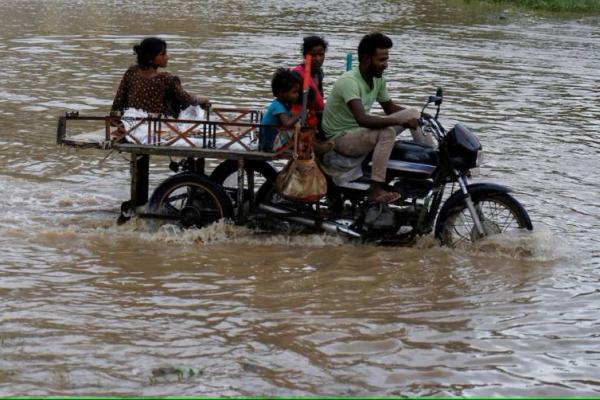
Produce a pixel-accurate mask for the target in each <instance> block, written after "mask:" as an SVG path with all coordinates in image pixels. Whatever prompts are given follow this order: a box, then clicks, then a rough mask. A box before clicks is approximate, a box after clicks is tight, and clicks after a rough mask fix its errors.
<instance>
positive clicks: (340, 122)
mask: <svg viewBox="0 0 600 400" xmlns="http://www.w3.org/2000/svg"><path fill="white" fill-rule="evenodd" d="M392 45H393V43H392V40H391V39H390V38H389V37H387V36H386V35H384V34H382V33H379V32H374V33H370V34H367V35H365V36H364V37H363V38H362V40H361V41H360V44H359V46H358V60H359V65H358V67H355V68H354V69H352V70H351V71H348V72H346V73H344V74H343V75H342V76H341V77H340V78H339V79H338V80H337V82H336V83H335V85H334V86H333V89H332V91H331V94H330V95H329V97H328V99H327V103H326V105H325V110H324V112H323V131H324V132H325V135H326V137H327V138H328V139H329V140H332V141H333V143H334V150H335V151H336V152H337V153H339V154H341V155H344V156H349V157H361V156H364V155H366V154H368V153H370V152H373V166H372V171H371V185H370V188H369V195H368V199H369V200H370V201H372V202H376V203H391V202H394V201H396V200H398V198H399V197H400V194H399V193H397V192H395V191H391V190H388V189H386V186H385V178H386V169H387V165H388V161H389V158H390V154H391V152H392V148H393V147H394V142H395V139H396V135H397V134H398V133H400V132H401V131H403V130H404V129H406V128H410V129H411V133H412V135H413V140H414V141H415V142H417V143H426V144H430V145H433V144H434V142H433V139H432V138H431V136H428V135H424V134H423V133H422V131H421V129H420V127H419V123H418V119H419V117H420V113H419V111H417V110H415V109H410V108H406V107H403V106H401V105H398V104H396V103H394V102H393V101H392V99H391V98H390V96H389V94H388V91H387V86H386V82H385V80H384V78H383V72H384V71H385V69H386V68H387V66H388V60H389V49H390V48H391V47H392ZM375 101H377V102H378V103H379V104H380V105H381V107H382V108H383V111H384V112H385V114H386V115H385V116H378V115H374V114H370V111H371V107H372V105H373V103H374V102H375Z"/></svg>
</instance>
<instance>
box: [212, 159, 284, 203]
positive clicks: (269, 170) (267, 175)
mask: <svg viewBox="0 0 600 400" xmlns="http://www.w3.org/2000/svg"><path fill="white" fill-rule="evenodd" d="M249 174H252V177H253V180H254V191H255V196H254V199H256V196H257V193H256V192H257V190H258V188H260V187H261V186H262V185H264V184H265V182H270V181H274V180H275V177H276V176H277V171H276V170H275V168H273V167H272V166H271V165H270V164H269V163H267V162H266V161H246V162H245V163H244V192H243V199H244V201H247V199H248V198H249V192H248V187H249V185H248V183H249V180H248V176H249ZM210 179H211V181H213V182H216V183H219V184H221V186H222V187H223V189H224V190H225V193H226V194H227V196H228V197H229V199H230V201H231V204H232V205H233V207H234V208H237V188H238V165H237V162H236V161H234V160H225V161H224V162H222V163H221V164H219V165H218V166H217V168H215V169H214V171H213V172H212V174H210Z"/></svg>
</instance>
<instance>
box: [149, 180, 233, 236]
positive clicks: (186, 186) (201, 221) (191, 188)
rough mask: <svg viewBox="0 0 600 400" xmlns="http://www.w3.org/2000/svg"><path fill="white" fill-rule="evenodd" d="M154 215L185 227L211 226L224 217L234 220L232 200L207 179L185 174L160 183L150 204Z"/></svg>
mask: <svg viewBox="0 0 600 400" xmlns="http://www.w3.org/2000/svg"><path fill="white" fill-rule="evenodd" d="M149 209H150V212H151V213H154V214H159V215H160V216H163V217H166V218H165V219H170V217H171V218H172V219H175V220H178V221H179V222H180V223H181V225H183V226H184V227H185V228H190V227H197V228H201V227H203V226H207V225H210V224H211V223H213V222H216V221H218V220H220V219H222V218H232V217H233V215H234V214H233V208H232V206H231V201H230V200H229V198H228V197H227V195H226V194H225V192H224V191H223V189H221V187H220V186H219V185H218V184H216V183H214V182H212V181H211V180H210V179H208V178H206V177H205V176H202V175H199V174H195V173H191V172H186V173H181V174H177V175H174V176H172V177H170V178H168V179H166V180H165V181H164V182H163V183H161V184H160V185H159V186H158V187H157V188H156V190H155V191H154V193H152V197H151V198H150V201H149Z"/></svg>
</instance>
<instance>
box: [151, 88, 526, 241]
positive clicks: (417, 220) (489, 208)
mask: <svg viewBox="0 0 600 400" xmlns="http://www.w3.org/2000/svg"><path fill="white" fill-rule="evenodd" d="M442 103H443V92H442V89H441V88H439V89H438V91H437V92H436V94H435V95H434V96H429V98H428V100H427V102H426V103H425V105H424V106H423V109H422V113H421V114H422V115H423V117H422V118H421V119H420V121H419V123H420V125H421V128H422V130H423V131H424V132H426V133H428V134H430V135H432V136H433V137H434V138H435V139H436V141H437V143H438V146H437V148H434V147H431V146H428V145H424V144H417V143H414V142H408V141H403V140H397V141H396V143H395V145H394V148H393V150H392V153H391V156H390V160H389V163H388V168H387V174H386V175H387V177H386V179H387V182H386V183H387V184H388V185H389V187H390V188H393V190H395V191H397V192H398V193H400V194H401V198H400V199H399V200H398V201H396V202H394V203H393V204H381V203H371V202H369V201H368V200H367V194H368V189H369V186H370V181H369V170H370V159H369V157H367V158H366V159H365V161H364V162H363V171H364V175H363V176H362V177H360V178H358V179H355V180H353V181H351V182H348V183H344V184H341V185H336V184H335V183H334V182H333V180H332V179H331V178H328V191H327V195H326V196H325V197H324V198H323V199H321V200H320V201H318V202H313V203H305V202H298V201H291V200H288V199H286V198H284V197H282V196H280V195H279V194H278V193H277V191H276V190H275V187H274V181H275V177H276V176H277V171H276V170H275V168H273V166H272V165H271V164H269V163H268V162H265V161H256V160H255V161H249V162H247V163H246V164H245V166H244V168H245V170H246V174H245V175H246V176H247V177H248V179H251V180H252V181H254V182H258V183H260V184H261V185H260V188H259V189H258V192H256V193H254V191H252V193H248V190H245V191H244V194H243V197H240V196H239V192H238V191H237V187H236V184H238V183H241V182H240V180H239V179H237V178H236V176H237V174H238V167H237V164H236V163H235V162H232V161H225V162H223V163H222V164H220V165H219V166H218V167H217V168H215V170H214V171H213V172H212V174H211V175H210V177H209V179H205V180H204V181H205V182H204V181H203V182H204V186H207V187H208V189H211V186H212V192H219V196H221V197H222V194H223V193H226V194H227V195H228V197H229V200H230V202H227V201H225V200H224V199H217V200H219V201H215V200H214V199H213V200H211V196H208V197H206V195H204V197H203V199H204V200H203V199H199V200H201V201H204V202H206V199H207V198H208V200H210V201H212V202H213V203H215V204H226V203H227V207H222V206H220V208H219V212H218V213H217V215H218V216H219V217H228V216H232V215H234V214H235V211H234V210H238V212H240V210H241V209H242V208H243V207H247V208H249V210H248V211H249V214H250V219H249V221H250V222H251V223H252V224H253V225H254V226H256V227H259V228H263V229H282V228H285V229H288V228H290V227H291V226H303V227H307V228H310V229H312V230H316V231H325V232H329V233H333V234H341V235H345V236H348V237H351V238H355V239H358V240H362V241H365V242H372V243H377V244H384V245H403V244H409V243H412V242H413V241H414V240H415V238H417V237H418V236H422V235H428V234H430V233H431V232H432V231H433V233H434V236H435V238H436V239H437V240H438V241H439V242H440V243H441V244H442V245H446V246H450V247H457V246H461V245H463V244H467V243H474V242H477V241H479V240H481V239H483V238H485V237H488V236H492V235H497V234H505V233H510V232H513V231H517V230H532V229H533V226H532V224H531V220H530V218H529V215H528V213H527V211H526V210H525V208H524V207H523V206H522V205H521V203H519V201H517V200H516V199H515V198H514V197H513V196H512V195H511V194H510V193H511V189H509V188H507V187H505V186H502V185H498V184H495V183H470V182H469V178H470V176H471V172H472V170H473V169H475V168H478V167H479V166H480V164H481V162H482V159H483V150H482V146H481V144H480V142H479V139H478V138H477V136H475V134H473V132H471V131H470V130H469V129H468V128H467V127H466V126H464V125H462V124H460V123H457V124H455V125H454V126H453V127H452V128H451V129H450V130H446V129H445V128H444V127H443V125H442V123H441V122H440V121H439V114H440V109H441V105H442ZM432 104H433V105H434V106H436V107H437V109H436V112H435V116H430V115H429V114H425V110H426V109H427V108H428V107H429V106H430V105H432ZM332 151H333V150H332ZM180 175H181V174H180ZM188 175H189V172H188ZM238 178H239V177H238ZM187 181H189V179H187V180H186V177H185V174H184V176H179V177H178V176H177V175H176V176H175V177H173V180H172V182H171V183H169V180H167V181H166V182H165V183H163V185H161V186H159V188H158V189H157V190H156V191H155V193H154V195H153V196H152V198H151V199H150V207H151V209H153V210H155V212H163V213H164V211H165V205H168V203H169V201H168V199H170V198H171V197H170V196H174V195H173V193H175V192H176V190H175V188H176V187H181V186H182V182H183V183H185V182H187ZM195 181H196V182H198V179H197V177H196V179H195ZM215 184H216V185H217V186H218V188H214V185H215ZM196 185H198V183H196ZM251 186H252V185H251ZM448 186H450V193H449V196H447V197H446V198H445V200H444V194H445V192H446V190H447V188H448ZM221 188H222V189H223V190H217V189H221ZM208 191H209V192H210V190H208ZM188 192H189V191H188ZM197 192H198V191H197ZM236 193H237V194H236ZM179 196H180V197H181V195H179ZM184 197H185V195H184ZM216 197H218V196H215V195H213V196H212V198H216ZM173 198H175V197H173ZM189 200H190V199H188V203H189ZM229 204H230V205H229ZM208 208H210V207H206V205H205V204H204V205H201V206H197V207H187V209H184V210H179V209H178V210H177V212H178V213H179V215H180V216H183V217H181V219H182V220H183V221H188V225H201V223H204V224H205V223H206V221H205V220H204V221H199V220H198V218H199V216H200V214H202V213H200V212H199V211H198V210H200V209H204V210H206V209H208ZM213 208H214V207H213ZM203 215H206V212H204V213H203ZM213 219H215V218H213ZM184 224H185V223H184Z"/></svg>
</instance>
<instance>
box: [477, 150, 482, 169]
mask: <svg viewBox="0 0 600 400" xmlns="http://www.w3.org/2000/svg"><path fill="white" fill-rule="evenodd" d="M481 164H483V150H479V151H478V152H477V160H475V166H476V167H480V166H481Z"/></svg>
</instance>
